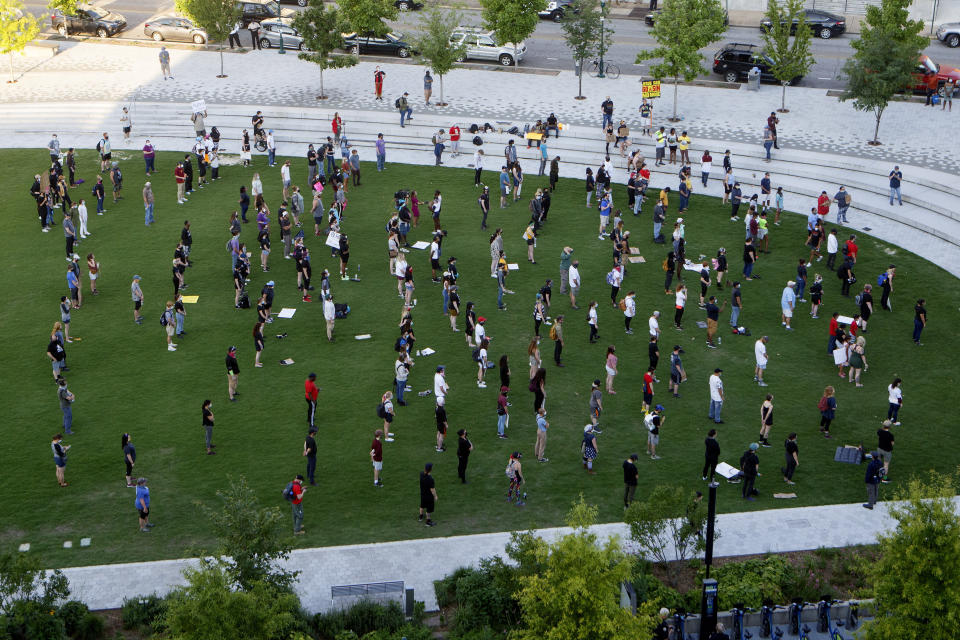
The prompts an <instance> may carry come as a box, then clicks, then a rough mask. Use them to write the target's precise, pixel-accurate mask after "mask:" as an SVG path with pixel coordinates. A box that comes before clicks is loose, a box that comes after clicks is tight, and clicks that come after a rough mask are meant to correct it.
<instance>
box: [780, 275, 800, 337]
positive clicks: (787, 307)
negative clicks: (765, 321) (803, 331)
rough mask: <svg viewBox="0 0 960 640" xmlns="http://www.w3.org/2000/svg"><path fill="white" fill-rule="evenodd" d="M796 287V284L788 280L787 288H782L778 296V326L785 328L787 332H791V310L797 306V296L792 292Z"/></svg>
mask: <svg viewBox="0 0 960 640" xmlns="http://www.w3.org/2000/svg"><path fill="white" fill-rule="evenodd" d="M796 286H797V283H796V282H794V281H793V280H790V281H789V282H787V286H785V287H784V288H783V293H782V294H780V316H781V321H780V324H781V325H783V326H784V327H786V328H787V330H788V331H792V330H793V327H791V326H790V321H791V320H792V319H793V309H794V307H795V306H796V304H797V294H796V292H795V291H794V287H796Z"/></svg>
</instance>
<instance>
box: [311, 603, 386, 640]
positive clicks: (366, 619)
mask: <svg viewBox="0 0 960 640" xmlns="http://www.w3.org/2000/svg"><path fill="white" fill-rule="evenodd" d="M404 623H405V617H404V614H403V609H401V608H400V605H399V604H398V603H396V602H390V603H388V604H387V605H382V604H380V603H378V602H373V601H371V600H361V601H359V602H357V603H355V604H354V605H353V606H351V607H350V608H348V609H340V610H337V611H330V612H328V613H318V614H317V615H315V616H314V617H313V626H314V628H315V629H316V630H317V633H318V634H320V637H321V638H324V639H326V640H340V638H339V635H340V633H341V632H343V631H353V632H354V633H356V634H357V636H364V635H366V634H368V633H370V632H371V631H387V632H389V633H393V632H394V631H396V630H397V629H399V628H400V627H402V626H403V625H404Z"/></svg>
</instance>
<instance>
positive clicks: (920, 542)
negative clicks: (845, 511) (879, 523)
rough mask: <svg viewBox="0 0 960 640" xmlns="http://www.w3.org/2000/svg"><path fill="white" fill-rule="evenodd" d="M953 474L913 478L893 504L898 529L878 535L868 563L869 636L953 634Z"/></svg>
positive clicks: (957, 519) (956, 598)
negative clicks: (871, 602) (873, 559)
mask: <svg viewBox="0 0 960 640" xmlns="http://www.w3.org/2000/svg"><path fill="white" fill-rule="evenodd" d="M958 489H960V482H958V478H957V476H956V475H954V476H943V475H938V474H935V473H931V474H930V475H929V476H926V477H920V478H913V479H911V480H910V482H908V483H907V485H906V487H904V488H903V489H902V490H901V491H899V492H898V494H897V496H896V498H897V499H898V500H901V501H902V502H901V503H899V504H896V503H891V506H890V515H891V516H892V517H893V519H894V520H895V521H896V523H897V524H896V528H895V529H894V530H893V531H891V532H888V533H883V534H880V536H878V542H879V547H880V553H879V554H878V559H877V561H876V562H875V563H873V564H872V565H871V566H870V569H869V575H870V581H871V584H872V586H873V595H874V598H875V607H876V616H875V618H874V619H873V620H872V621H870V622H869V623H867V626H866V629H865V630H866V638H867V640H901V639H902V638H953V637H955V636H956V629H957V627H958V625H960V607H958V606H957V603H960V572H958V571H957V567H960V512H958V508H957V504H956V501H955V496H956V495H957V491H958Z"/></svg>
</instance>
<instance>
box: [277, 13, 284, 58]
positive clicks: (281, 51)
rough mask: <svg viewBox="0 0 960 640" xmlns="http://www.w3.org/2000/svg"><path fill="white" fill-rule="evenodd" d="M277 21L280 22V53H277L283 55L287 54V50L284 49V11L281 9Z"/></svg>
mask: <svg viewBox="0 0 960 640" xmlns="http://www.w3.org/2000/svg"><path fill="white" fill-rule="evenodd" d="M277 6H278V7H279V6H280V5H279V4H278V5H277ZM277 20H279V21H280V51H278V52H277V53H279V54H280V55H283V54H285V53H286V50H285V49H284V48H283V9H280V15H279V16H278V17H277Z"/></svg>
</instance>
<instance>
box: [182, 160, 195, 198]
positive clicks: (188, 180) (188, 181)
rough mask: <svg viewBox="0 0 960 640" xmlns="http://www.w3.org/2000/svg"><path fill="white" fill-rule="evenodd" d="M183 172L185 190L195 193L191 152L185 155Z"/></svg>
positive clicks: (188, 192)
mask: <svg viewBox="0 0 960 640" xmlns="http://www.w3.org/2000/svg"><path fill="white" fill-rule="evenodd" d="M182 164H183V173H184V174H185V176H186V177H185V179H184V182H183V192H184V193H187V194H190V193H193V165H192V164H190V154H189V153H188V154H186V155H185V156H183V163H182Z"/></svg>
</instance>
